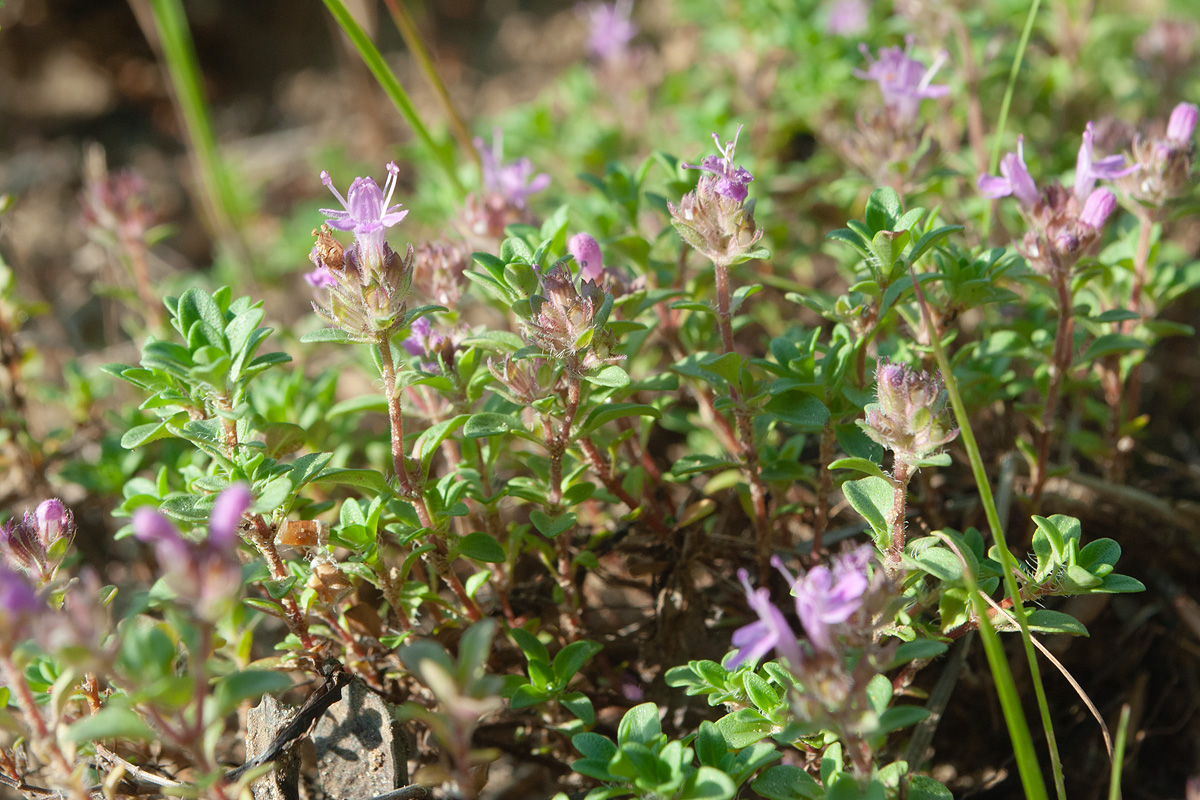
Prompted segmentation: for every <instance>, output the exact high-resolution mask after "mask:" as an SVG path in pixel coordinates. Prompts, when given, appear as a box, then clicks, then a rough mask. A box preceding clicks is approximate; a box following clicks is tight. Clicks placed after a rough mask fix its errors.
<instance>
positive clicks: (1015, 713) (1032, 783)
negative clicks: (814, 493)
mask: <svg viewBox="0 0 1200 800" xmlns="http://www.w3.org/2000/svg"><path fill="white" fill-rule="evenodd" d="M1035 2H1036V0H1035ZM909 272H910V274H911V275H912V280H913V288H914V290H915V291H916V295H917V302H918V304H919V305H920V307H921V314H922V315H923V316H924V318H925V321H926V323H927V324H928V325H929V330H930V331H933V330H934V328H933V325H932V324H931V320H930V316H929V309H928V308H927V307H926V304H925V293H924V292H923V291H922V289H921V284H920V282H919V281H918V280H917V276H916V272H915V271H913V269H912V267H911V266H910V267H909ZM930 344H931V345H933V353H934V356H935V357H936V358H937V362H938V368H939V369H940V370H941V372H942V379H943V381H945V385H946V393H947V394H948V395H949V397H950V405H951V407H953V409H954V417H955V420H956V421H957V422H958V427H959V431H960V435H961V437H962V443H963V446H964V447H965V448H966V450H967V457H968V458H969V459H970V462H971V472H972V473H973V474H974V476H975V484H976V486H977V487H978V488H979V499H980V501H981V503H982V504H983V510H984V513H985V514H986V516H987V521H988V526H989V527H990V528H991V531H992V539H993V541H994V542H995V543H996V550H997V553H998V555H999V556H1000V563H1001V566H1002V567H1003V570H1004V588H1005V591H1006V592H1007V593H1008V596H1009V597H1010V598H1011V599H1012V614H1013V617H1015V618H1016V620H1017V625H1018V627H1020V629H1021V643H1022V645H1024V648H1025V657H1026V660H1027V661H1028V662H1029V672H1030V677H1031V678H1032V682H1033V688H1034V693H1035V694H1036V695H1037V703H1038V709H1039V711H1040V712H1041V717H1042V725H1043V727H1044V728H1045V731H1046V743H1047V745H1048V746H1049V748H1050V759H1051V762H1052V763H1053V765H1054V784H1055V788H1056V790H1057V794H1058V797H1059V798H1060V800H1064V798H1065V797H1066V793H1065V789H1064V788H1063V785H1062V765H1061V763H1060V761H1059V756H1058V746H1057V744H1056V742H1055V738H1054V728H1053V726H1052V724H1051V720H1050V708H1049V706H1048V705H1047V703H1046V692H1045V689H1044V688H1043V686H1042V677H1041V672H1040V670H1039V669H1038V665H1037V653H1036V651H1035V650H1034V648H1033V639H1032V638H1031V634H1030V632H1029V622H1028V620H1027V619H1026V613H1025V604H1024V603H1023V602H1021V590H1020V587H1018V586H1017V579H1016V572H1017V570H1018V569H1019V567H1018V566H1017V563H1016V559H1014V558H1013V554H1012V552H1011V551H1010V550H1009V549H1008V542H1007V541H1006V539H1005V537H1004V528H1003V527H1002V526H1001V525H1000V514H999V512H998V511H997V510H996V499H995V497H993V495H992V487H991V484H990V483H989V482H988V476H987V469H986V468H985V467H984V464H983V457H982V456H981V455H980V452H979V444H978V442H976V441H975V434H974V432H973V431H972V430H971V419H970V417H969V416H968V415H967V407H966V405H965V404H964V403H963V399H962V395H961V394H960V393H959V391H958V382H957V381H956V380H955V379H954V372H953V368H952V367H951V365H950V360H949V359H948V358H947V357H946V351H945V349H944V348H943V347H942V342H941V340H940V339H939V338H938V337H937V336H932V335H931V336H930ZM964 577H965V578H966V579H967V581H968V588H969V589H971V602H972V604H973V605H974V607H975V613H976V615H977V616H978V617H979V632H980V635H981V638H982V639H983V647H984V651H985V653H986V654H987V659H988V666H989V667H990V668H991V672H992V677H993V679H994V680H995V682H996V694H997V695H998V696H999V698H1000V705H1001V707H1002V708H1003V710H1004V721H1005V723H1006V725H1007V726H1008V735H1009V737H1010V738H1011V739H1012V743H1013V753H1014V755H1015V756H1016V759H1017V768H1018V770H1019V772H1020V774H1021V785H1022V786H1023V787H1024V790H1025V797H1026V798H1027V800H1045V798H1047V794H1046V784H1045V781H1044V779H1043V777H1042V769H1041V767H1040V766H1039V765H1038V761H1037V754H1036V753H1035V752H1034V748H1033V739H1032V736H1031V735H1030V732H1029V724H1028V722H1026V720H1025V712H1024V710H1023V709H1022V708H1021V698H1020V696H1019V695H1018V694H1017V687H1016V683H1015V682H1014V681H1013V676H1012V672H1011V671H1010V670H1009V668H1008V661H1007V659H1006V658H1005V655H1004V647H1003V645H1002V644H1001V642H1000V637H999V636H998V635H997V633H996V629H995V628H994V627H992V622H991V619H990V617H989V616H988V607H987V605H986V604H985V602H984V600H983V598H981V597H979V593H978V591H975V590H974V589H973V588H972V587H971V586H970V584H974V582H975V576H973V575H966V574H965V572H964Z"/></svg>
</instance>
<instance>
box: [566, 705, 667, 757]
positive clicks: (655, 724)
mask: <svg viewBox="0 0 1200 800" xmlns="http://www.w3.org/2000/svg"><path fill="white" fill-rule="evenodd" d="M661 735H662V725H661V724H660V723H659V721H658V706H657V705H655V704H654V703H642V704H641V705H636V706H634V707H633V708H631V709H629V710H628V711H626V712H625V716H623V717H621V723H620V725H618V726H617V744H619V745H621V746H624V745H625V744H626V743H630V742H636V743H638V744H643V745H650V744H653V743H654V742H655V741H656V740H657V739H658V737H660V736H661ZM571 741H572V742H574V739H572V740H571Z"/></svg>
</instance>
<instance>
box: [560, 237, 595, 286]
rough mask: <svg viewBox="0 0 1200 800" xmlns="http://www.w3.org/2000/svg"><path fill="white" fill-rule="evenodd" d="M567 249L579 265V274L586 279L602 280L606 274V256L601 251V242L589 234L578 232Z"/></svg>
mask: <svg viewBox="0 0 1200 800" xmlns="http://www.w3.org/2000/svg"><path fill="white" fill-rule="evenodd" d="M567 251H568V252H569V253H570V254H571V257H572V258H574V259H575V263H577V264H578V265H579V274H580V275H581V276H582V277H583V279H584V280H585V281H597V280H600V276H601V275H602V274H604V256H603V255H602V254H601V252H600V243H599V242H597V241H596V240H595V239H593V238H592V237H591V236H590V235H589V234H586V233H577V234H575V235H574V236H572V237H571V241H570V242H568V243H567Z"/></svg>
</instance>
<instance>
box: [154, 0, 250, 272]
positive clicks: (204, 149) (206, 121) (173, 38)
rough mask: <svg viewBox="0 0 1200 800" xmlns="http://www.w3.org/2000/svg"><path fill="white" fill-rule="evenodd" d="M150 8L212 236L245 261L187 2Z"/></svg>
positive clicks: (160, 0)
mask: <svg viewBox="0 0 1200 800" xmlns="http://www.w3.org/2000/svg"><path fill="white" fill-rule="evenodd" d="M149 3H150V10H151V15H152V16H153V18H154V27H155V30H156V31H157V33H158V42H157V44H158V47H157V48H156V49H158V50H159V51H160V52H159V55H160V58H161V59H162V61H163V63H164V64H165V65H166V68H167V74H168V76H169V77H170V84H171V87H172V97H173V99H174V100H175V107H176V110H177V111H178V112H179V115H180V117H182V119H183V126H184V130H185V132H186V135H187V141H188V152H189V155H190V156H191V159H192V162H193V166H194V169H195V172H196V179H197V183H198V186H199V190H200V191H199V194H200V202H201V205H202V206H203V208H204V212H205V214H204V216H205V219H206V221H207V222H208V226H209V233H210V234H211V235H212V236H213V238H214V239H216V240H218V241H220V242H222V243H224V244H226V245H229V246H232V247H234V248H235V249H236V250H237V251H238V252H239V253H240V254H241V255H243V256H244V255H245V247H244V245H243V243H242V241H241V239H240V233H239V230H238V227H237V225H236V224H235V222H234V220H235V219H236V218H237V216H238V215H237V208H238V202H237V196H236V194H235V192H234V190H233V185H232V184H231V183H230V182H229V174H228V172H227V171H226V169H225V165H224V164H223V163H222V161H221V157H220V155H219V153H218V152H217V141H216V137H215V136H214V135H213V128H212V119H211V115H210V114H209V112H208V102H207V101H206V99H205V97H204V90H203V87H202V80H201V72H200V62H199V60H198V59H197V58H196V48H195V45H194V44H193V42H192V35H191V31H190V30H189V29H188V24H187V15H186V14H185V13H184V10H183V3H182V2H181V0H149ZM151 43H152V44H154V42H153V41H152V42H151Z"/></svg>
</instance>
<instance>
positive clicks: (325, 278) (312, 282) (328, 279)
mask: <svg viewBox="0 0 1200 800" xmlns="http://www.w3.org/2000/svg"><path fill="white" fill-rule="evenodd" d="M304 280H306V281H307V282H308V285H309V286H311V287H313V288H314V289H328V288H330V287H333V286H336V285H337V276H336V275H334V274H333V270H331V269H330V268H329V267H326V266H324V265H322V266H319V267H317V268H316V269H314V270H313V271H312V272H306V273H304Z"/></svg>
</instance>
